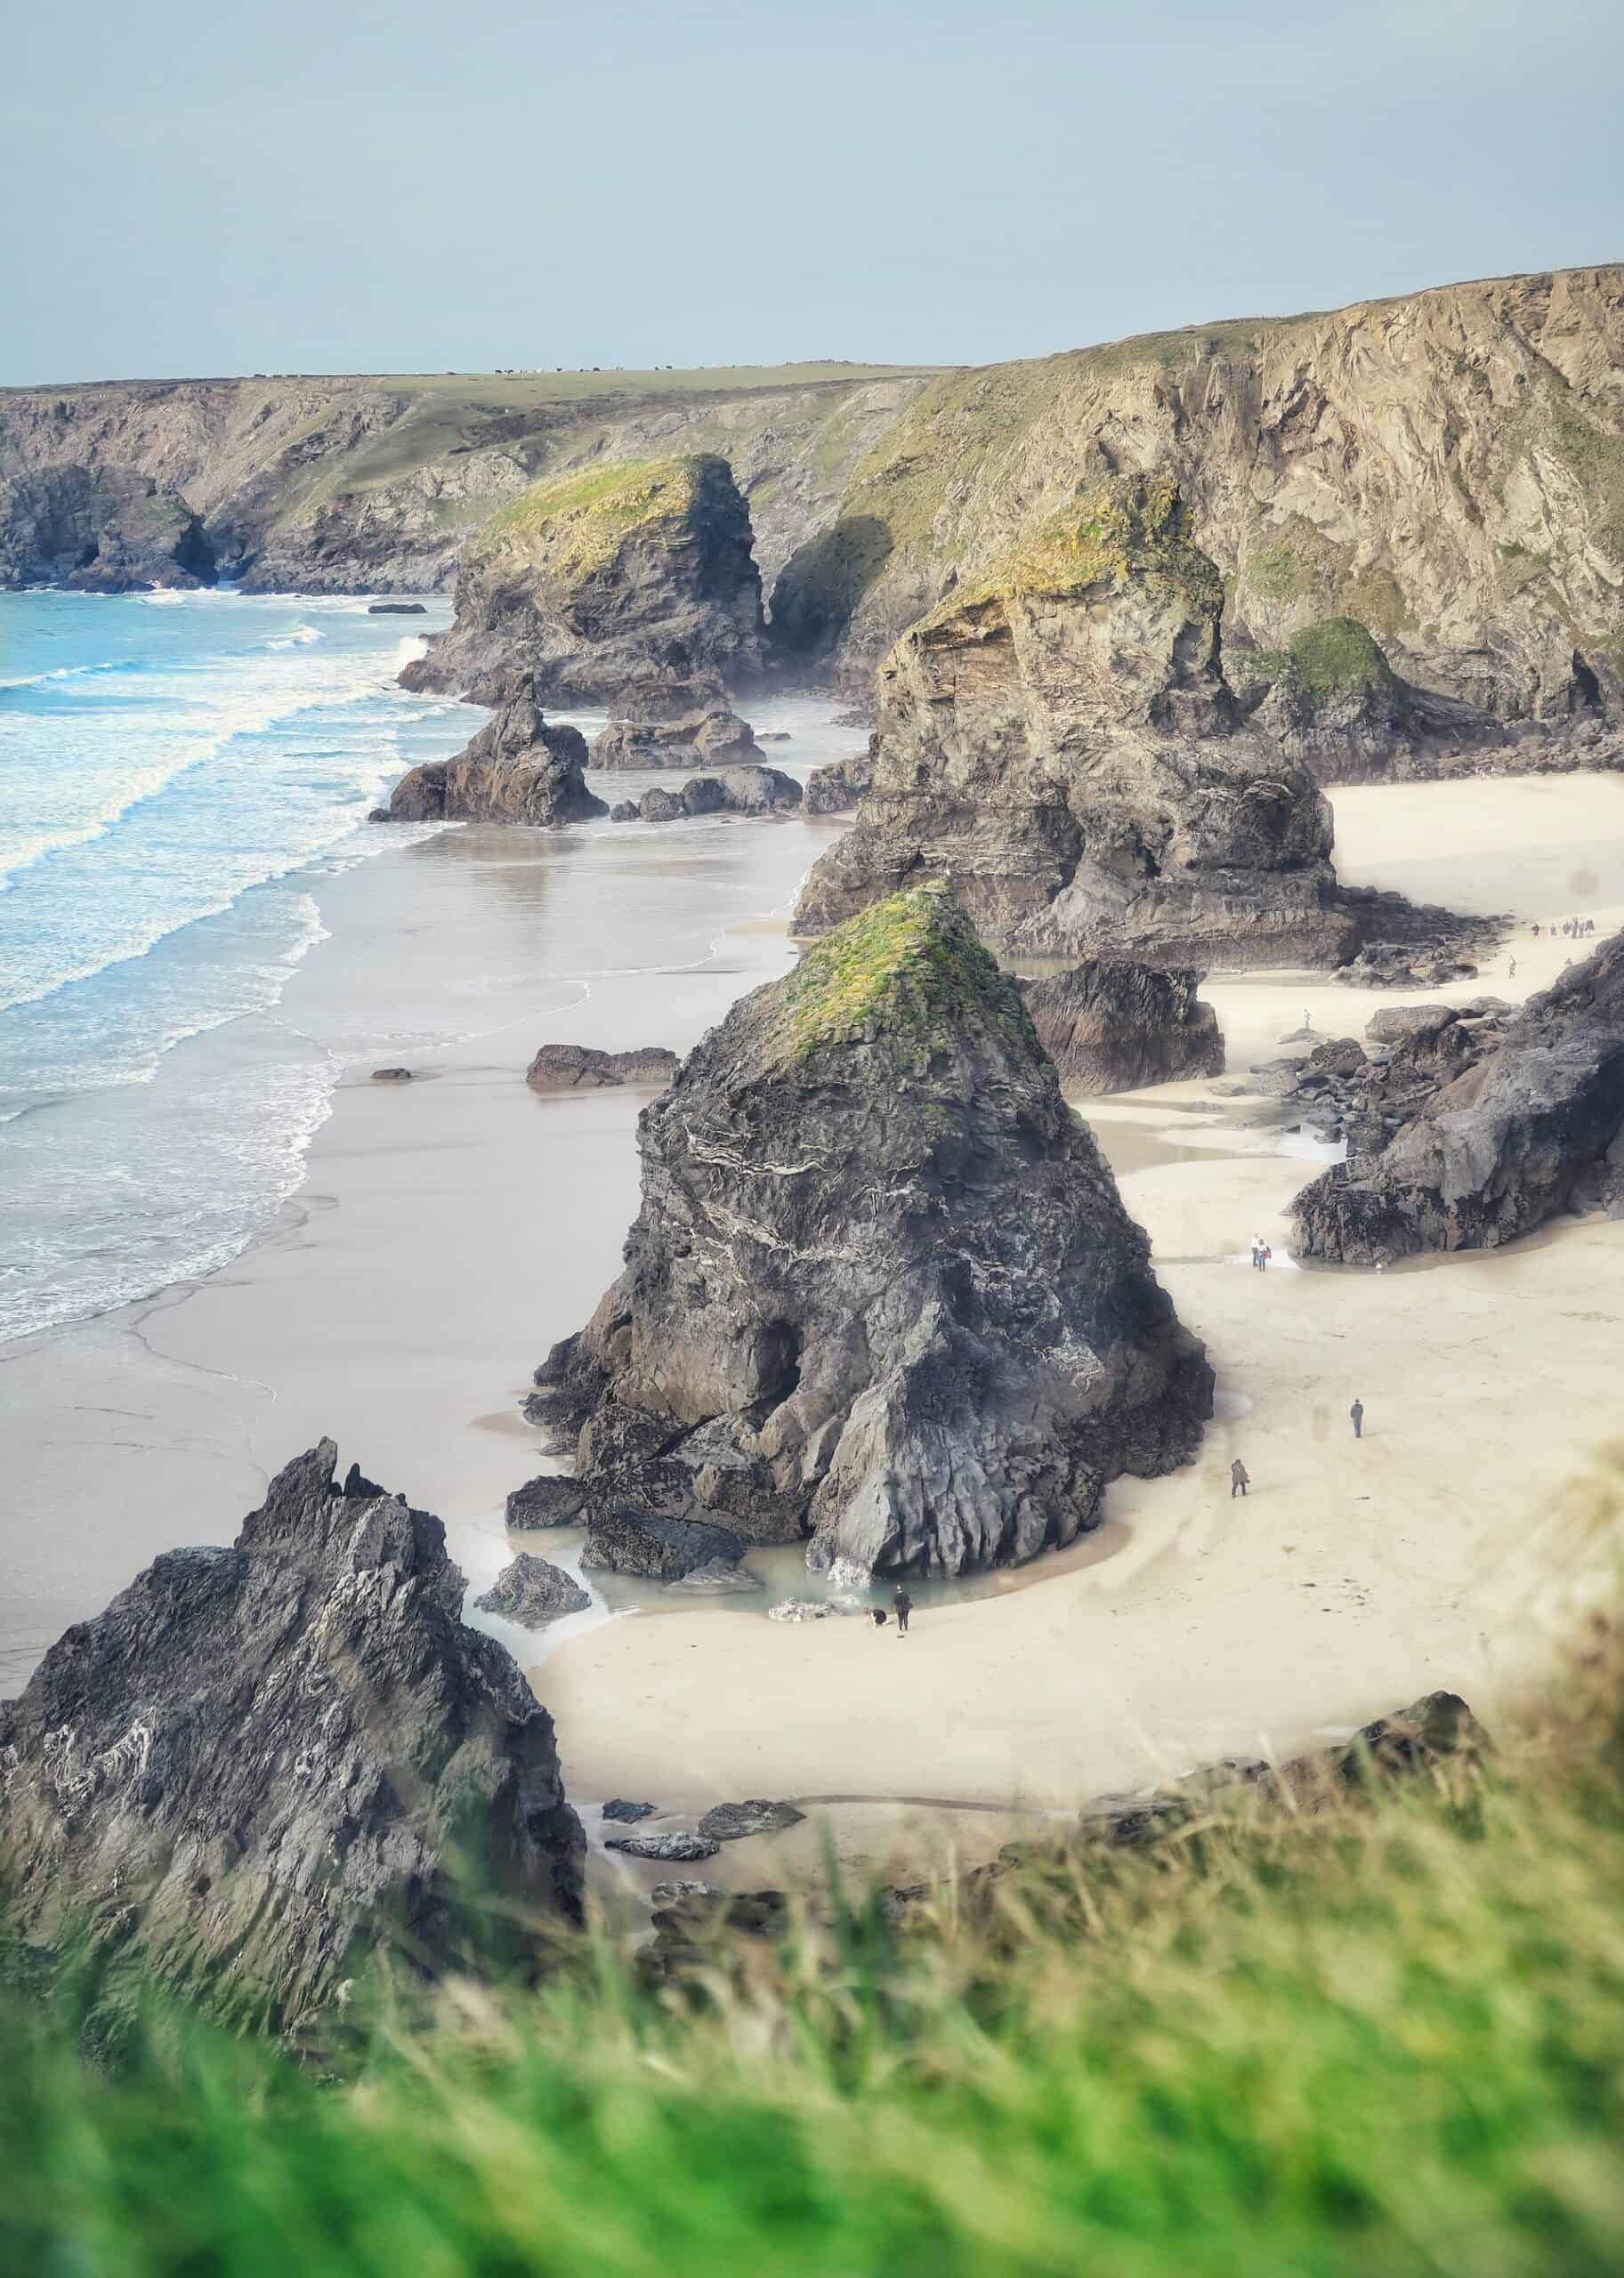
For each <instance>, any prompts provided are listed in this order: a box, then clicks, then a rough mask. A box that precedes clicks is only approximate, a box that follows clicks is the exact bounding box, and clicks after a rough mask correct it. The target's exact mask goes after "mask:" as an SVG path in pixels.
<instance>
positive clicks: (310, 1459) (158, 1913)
mask: <svg viewBox="0 0 1624 2278" xmlns="http://www.w3.org/2000/svg"><path fill="white" fill-rule="evenodd" d="M334 1465H335V1449H334V1446H333V1443H332V1442H331V1441H330V1440H324V1441H322V1442H320V1444H319V1446H317V1447H315V1448H312V1449H311V1450H310V1452H309V1453H308V1454H306V1455H303V1456H300V1457H299V1458H296V1459H295V1461H294V1462H292V1463H290V1464H288V1465H287V1466H286V1468H285V1469H283V1470H282V1471H281V1472H279V1474H277V1476H276V1478H275V1479H274V1480H272V1482H271V1486H270V1488H269V1489H268V1490H267V1492H266V1496H265V1500H264V1502H263V1504H262V1505H261V1507H260V1508H259V1509H258V1510H257V1511H255V1512H254V1513H253V1514H252V1515H250V1516H249V1517H248V1518H247V1519H246V1520H245V1521H244V1523H243V1525H242V1529H241V1531H240V1532H239V1533H238V1537H237V1539H236V1542H235V1544H234V1545H233V1546H232V1547H231V1548H230V1549H188V1550H175V1551H171V1552H169V1553H168V1554H167V1555H165V1556H163V1557H161V1558H158V1559H157V1560H155V1561H154V1563H152V1565H151V1566H149V1568H148V1569H147V1570H146V1571H145V1572H144V1573H142V1574H141V1575H140V1576H138V1577H137V1579H135V1580H134V1581H133V1583H132V1584H131V1585H130V1587H129V1588H128V1589H126V1590H125V1591H122V1592H121V1593H120V1595H118V1596H117V1598H115V1599H114V1600H113V1603H111V1605H109V1607H108V1609H107V1611H106V1612H105V1613H102V1614H101V1615H99V1616H98V1617H97V1618H96V1619H95V1620H93V1621H86V1622H80V1623H77V1624H76V1625H75V1626H74V1628H71V1629H69V1630H68V1631H66V1632H65V1634H64V1635H63V1636H61V1638H60V1639H59V1640H58V1642H57V1644H55V1645H53V1647H52V1649H51V1651H50V1652H48V1653H47V1654H46V1656H45V1658H44V1660H43V1661H42V1662H41V1664H40V1666H39V1668H38V1670H37V1671H36V1674H35V1676H33V1678H32V1679H31V1681H30V1682H29V1684H28V1689H27V1691H26V1692H24V1693H23V1694H22V1695H21V1697H20V1699H18V1700H12V1701H6V1702H4V1703H0V1891H3V1893H4V1897H3V1899H0V1910H3V1911H4V1919H5V1921H6V1924H7V1927H8V1928H9V1929H10V1930H11V1931H12V1933H13V1934H14V1935H16V1936H17V1937H18V1938H19V1939H20V1941H21V1943H22V1944H23V1946H24V1948H25V1949H28V1950H34V1951H37V1952H41V1953H44V1954H45V1955H51V1954H53V1953H55V1952H57V1951H60V1950H61V1947H62V1946H63V1945H64V1943H69V1942H75V1943H77V1942H78V1941H81V1940H88V1941H89V1943H91V1944H92V1945H93V1946H94V1947H96V1948H99V1949H101V1951H102V1952H103V1953H104V1954H105V1955H107V1956H109V1957H112V1956H117V1959H118V1960H119V1961H120V1962H122V1963H129V1964H131V1965H133V1966H135V1967H139V1968H141V1969H144V1970H150V1971H153V1972H156V1973H157V1974H158V1975H161V1976H164V1977H166V1978H168V1979H170V1980H172V1981H173V1982H174V1983H179V1984H181V1985H183V1986H184V1987H185V1988H186V1989H187V1990H188V1991H190V1992H192V1993H194V1994H197V1995H198V1996H200V1997H202V1998H204V1999H207V2000H210V2001H214V2002H217V2003H218V2004H219V2005H221V2006H222V2007H225V2008H228V2009H229V2010H230V2012H231V2014H232V2015H236V2016H238V2017H241V2018H245V2019H246V2018H249V2017H254V2018H263V2019H265V2020H266V2021H271V2022H279V2023H283V2024H287V2023H290V2022H292V2021H294V2020H296V2019H297V2018H298V2017H300V2016H301V2015H305V2014H306V2013H308V2012H310V2011H311V2010H312V2009H319V2008H321V2007H325V2006H326V2005H327V2004H328V2003H329V2002H331V2001H333V2000H334V1999H335V1998H336V1997H338V1995H339V1993H340V1990H341V1988H342V1986H343V1983H344V1981H346V1980H347V1979H349V1978H351V1977H352V1976H353V1975H355V1973H356V1971H357V1970H358V1968H360V1967H361V1965H362V1964H363V1962H364V1961H365V1959H366V1957H367V1955H368V1952H369V1951H373V1950H374V1949H375V1948H376V1947H378V1946H380V1945H389V1946H390V1947H392V1949H393V1950H395V1951H399V1953H400V1955H401V1957H402V1958H403V1959H406V1960H407V1961H408V1963H409V1964H412V1965H414V1966H416V1967H423V1968H425V1969H429V1970H434V1969H438V1968H440V1967H449V1966H451V1965H452V1964H454V1963H455V1962H456V1960H457V1959H458V1958H459V1955H460V1954H461V1953H462V1951H463V1950H464V1941H465V1929H466V1927H467V1920H468V1918H467V1916H466V1914H465V1911H464V1908H465V1901H466V1902H472V1901H471V1900H468V1894H467V1891H466V1886H465V1885H464V1884H463V1883H461V1882H459V1881H458V1879H457V1876H456V1873H455V1872H454V1871H453V1866H454V1854H461V1855H462V1857H463V1858H464V1860H465V1861H470V1860H471V1861H472V1863H473V1867H474V1869H475V1870H476V1873H477V1877H478V1878H480V1879H481V1880H482V1882H483V1885H484V1886H486V1887H487V1888H488V1889H489V1891H490V1892H491V1893H493V1894H495V1895H497V1897H499V1898H500V1899H502V1900H504V1901H505V1902H513V1903H515V1904H517V1905H518V1906H521V1907H522V1908H523V1909H524V1910H526V1912H527V1914H529V1915H530V1916H534V1915H537V1914H539V1915H543V1916H552V1917H554V1918H556V1919H558V1920H560V1921H561V1922H568V1923H573V1922H575V1921H576V1920H578V1918H579V1913H580V1887H581V1885H580V1862H581V1856H582V1851H583V1838H582V1835H581V1830H580V1827H579V1825H578V1822H577V1820H576V1817H575V1814H574V1813H573V1812H572V1811H571V1810H570V1806H569V1805H568V1803H567V1802H566V1801H565V1797H564V1790H563V1784H562V1779H561V1777H560V1773H559V1763H558V1751H557V1749H556V1747H555V1745H554V1742H553V1724H552V1720H551V1718H550V1717H548V1715H547V1713H546V1711H545V1709H544V1708H542V1707H541V1706H540V1705H539V1704H538V1702H537V1700H536V1698H535V1696H534V1695H533V1693H532V1692H530V1690H529V1686H528V1685H527V1684H526V1683H525V1681H524V1679H523V1677H522V1676H521V1674H520V1672H519V1670H518V1668H517V1667H516V1666H515V1664H514V1662H513V1660H512V1658H511V1657H510V1655H509V1654H508V1653H507V1652H505V1650H504V1649H503V1647H501V1646H500V1645H498V1644H497V1643H496V1642H495V1641H494V1640H493V1639H491V1638H489V1637H486V1636H481V1634H480V1633H479V1632H478V1631H476V1630H473V1629H470V1628H466V1627H465V1624H464V1623H463V1621H462V1620H461V1619H460V1610H461V1606H462V1599H463V1591H464V1580H463V1577H462V1575H461V1574H460V1573H459V1572H458V1571H457V1569H456V1566H455V1565H453V1563H451V1561H450V1559H449V1558H448V1556H447V1555H446V1546H445V1530H444V1529H443V1527H442V1526H441V1525H440V1521H439V1520H438V1519H436V1518H433V1517H432V1516H431V1515H429V1514H428V1513H427V1512H425V1511H416V1510H412V1509H410V1508H409V1507H408V1505H407V1503H406V1502H405V1500H404V1498H401V1497H400V1496H398V1495H391V1494H388V1493H386V1492H385V1491H384V1490H383V1489H382V1488H380V1487H376V1486H374V1485H373V1484H372V1483H371V1482H370V1481H368V1480H366V1479H363V1478H362V1477H361V1476H360V1473H359V1472H358V1471H356V1470H355V1469H353V1468H352V1469H351V1472H350V1474H349V1476H348V1477H347V1478H346V1479H345V1480H344V1482H343V1484H342V1485H340V1484H339V1482H337V1480H336V1479H335V1476H334Z"/></svg>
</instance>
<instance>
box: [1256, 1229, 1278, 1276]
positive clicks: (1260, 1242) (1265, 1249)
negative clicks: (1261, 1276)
mask: <svg viewBox="0 0 1624 2278" xmlns="http://www.w3.org/2000/svg"><path fill="white" fill-rule="evenodd" d="M1273 1255H1274V1252H1273V1250H1272V1249H1271V1248H1269V1245H1268V1243H1267V1242H1266V1241H1264V1238H1263V1236H1262V1235H1261V1234H1254V1235H1253V1236H1252V1265H1253V1269H1254V1271H1255V1272H1258V1273H1266V1272H1268V1270H1269V1260H1270V1259H1271V1258H1272V1257H1273Z"/></svg>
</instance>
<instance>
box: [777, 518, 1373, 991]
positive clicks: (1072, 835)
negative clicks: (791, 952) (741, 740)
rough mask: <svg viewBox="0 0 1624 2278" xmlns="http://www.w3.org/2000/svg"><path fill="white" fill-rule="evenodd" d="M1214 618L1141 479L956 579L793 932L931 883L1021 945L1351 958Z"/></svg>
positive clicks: (1186, 553) (885, 717)
mask: <svg viewBox="0 0 1624 2278" xmlns="http://www.w3.org/2000/svg"><path fill="white" fill-rule="evenodd" d="M1223 606H1224V594H1223V586H1222V582H1221V580H1220V578H1219V576H1218V572H1217V570H1216V567H1215V566H1214V564H1213V563H1212V562H1211V561H1209V560H1208V557H1207V556H1206V555H1205V554H1204V553H1201V552H1200V549H1199V548H1198V547H1197V546H1196V545H1194V544H1193V542H1192V538H1191V535H1190V517H1189V514H1188V511H1187V509H1186V508H1185V506H1184V503H1183V501H1182V500H1181V498H1180V497H1179V494H1178V491H1177V489H1176V487H1175V486H1174V485H1173V484H1172V483H1171V482H1168V481H1165V480H1162V479H1160V478H1154V477H1149V478H1147V477H1134V478H1131V479H1128V478H1124V479H1122V480H1120V481H1108V482H1106V483H1103V484H1102V485H1100V486H1099V487H1098V488H1096V489H1095V490H1093V491H1091V492H1090V493H1088V494H1087V496H1086V497H1082V498H1079V499H1078V500H1077V501H1076V502H1075V503H1074V505H1072V506H1071V508H1069V509H1068V510H1067V511H1066V512H1065V513H1063V514H1062V515H1060V516H1058V517H1056V518H1055V520H1054V521H1053V522H1052V523H1050V524H1049V525H1047V526H1046V529H1044V531H1043V532H1042V533H1041V534H1040V535H1039V536H1038V538H1036V539H1035V540H1034V541H1033V542H1032V543H1031V544H1030V545H1029V546H1027V547H1026V548H1025V549H1023V550H1022V552H1020V553H1017V554H1014V555H1013V556H1011V557H1010V558H1008V559H1007V560H1006V561H1003V562H1002V563H1000V564H998V566H997V567H996V568H995V569H994V570H990V572H989V573H988V575H987V576H986V577H985V578H982V579H981V580H979V581H977V582H976V583H974V584H973V585H968V586H959V587H957V588H956V589H955V590H954V591H953V592H952V593H951V594H949V597H948V598H947V600H945V601H944V602H942V603H941V605H940V606H939V607H938V608H937V609H936V610H933V611H932V612H931V614H930V615H929V616H927V617H926V618H924V619H923V621H922V622H921V623H920V624H918V625H917V626H915V627H914V629H913V630H912V631H911V632H910V633H909V634H906V635H904V637H903V638H902V640H901V641H900V642H898V643H897V645H896V647H895V649H893V651H892V653H891V655H890V657H889V658H887V660H886V663H885V667H884V669H883V670H882V672H881V675H880V682H879V687H880V726H879V734H878V745H877V754H876V758H875V763H874V782H873V788H872V789H871V790H870V791H869V795H868V796H867V797H866V798H865V799H864V801H863V803H862V805H861V807H860V809H859V811H858V817H857V821H856V824H855V826H854V827H853V828H852V830H851V831H850V832H848V833H847V835H846V836H845V837H844V838H843V839H841V840H840V841H839V842H838V843H837V844H836V845H834V846H832V847H830V848H829V849H828V852H826V853H825V854H824V855H823V856H822V857H821V859H820V860H819V862H818V863H817V865H816V866H815V868H813V870H812V876H811V877H810V878H809V880H808V882H807V885H806V887H805V890H804V893H803V894H802V897H801V902H800V906H799V909H798V910H797V912H796V925H797V927H798V928H799V929H800V930H802V931H804V932H817V931H820V930H821V929H822V928H823V927H824V926H827V925H831V924H834V923H837V922H838V921H839V920H840V919H841V918H842V917H845V916H847V915H849V914H850V912H851V911H852V910H853V909H860V908H861V907H862V906H863V905H864V904H865V903H866V902H868V901H873V900H874V899H876V898H877V896H879V895H881V894H884V893H890V892H893V891H894V890H895V888H896V887H897V886H899V885H909V884H914V883H917V882H918V881H919V880H920V879H922V878H924V877H929V876H940V877H949V878H951V880H952V882H953V885H954V887H955V890H956V891H957V893H959V894H960V896H961V897H962V898H963V900H964V901H965V904H966V908H967V909H968V910H969V911H970V913H971V915H972V917H974V919H975V920H976V922H977V923H978V924H979V925H982V926H983V927H984V928H985V929H987V930H989V931H990V933H994V934H995V935H997V936H998V937H1000V938H1002V939H1003V940H1004V941H1006V942H1008V943H1010V944H1012V945H1016V946H1019V947H1022V948H1024V949H1036V950H1044V951H1061V952H1065V951H1076V952H1079V953H1081V954H1083V955H1110V954H1116V955H1124V954H1126V955H1128V956H1131V957H1141V958H1143V959H1144V960H1145V961H1147V962H1149V963H1152V964H1160V965H1181V964H1186V963H1188V964H1198V965H1240V964H1245V965H1337V964H1340V963H1342V962H1344V961H1345V959H1346V958H1348V957H1351V956H1352V955H1353V952H1354V950H1355V949H1357V948H1358V946H1359V945H1360V942H1361V940H1362V939H1363V938H1365V933H1366V930H1367V926H1368V924H1369V916H1368V910H1367V908H1366V906H1365V905H1363V904H1361V902H1360V901H1359V900H1358V898H1357V897H1351V896H1348V895H1346V894H1345V893H1343V892H1342V890H1341V889H1340V888H1339V887H1338V885H1337V877H1336V873H1335V871H1334V870H1333V869H1332V868H1331V865H1330V860H1329V856H1330V848H1331V815H1330V809H1329V805H1328V804H1327V803H1326V801H1325V799H1324V798H1323V796H1321V792H1320V790H1319V788H1318V786H1317V785H1316V784H1315V782H1314V780H1313V776H1312V775H1311V774H1310V773H1309V772H1308V771H1306V770H1305V769H1304V768H1301V767H1296V766H1291V765H1289V764H1287V763H1283V762H1282V761H1281V757H1280V755H1279V754H1278V753H1277V752H1276V751H1275V750H1273V747H1270V746H1269V745H1267V744H1266V743H1264V741H1263V740H1262V739H1260V738H1258V737H1256V736H1255V735H1253V734H1251V733H1250V732H1248V731H1245V730H1243V729H1242V728H1241V727H1240V714H1239V708H1238V707H1237V704H1236V701H1235V698H1234V694H1233V691H1232V690H1231V688H1230V686H1229V683H1228V682H1227V681H1226V680H1225V678H1224V670H1223V665H1222V661H1221V657H1220V650H1219V619H1220V616H1221V613H1222V610H1223Z"/></svg>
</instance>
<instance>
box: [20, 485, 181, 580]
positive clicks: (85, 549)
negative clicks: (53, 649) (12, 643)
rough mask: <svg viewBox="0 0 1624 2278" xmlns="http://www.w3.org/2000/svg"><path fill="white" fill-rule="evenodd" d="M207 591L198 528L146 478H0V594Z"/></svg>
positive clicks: (172, 495)
mask: <svg viewBox="0 0 1624 2278" xmlns="http://www.w3.org/2000/svg"><path fill="white" fill-rule="evenodd" d="M213 583H214V548H213V547H212V546H211V545H209V542H208V540H207V539H206V537H205V536H204V535H203V525H202V523H201V522H200V521H198V517H197V515H196V514H194V513H193V512H192V510H191V508H190V506H189V505H187V503H186V501H185V499H184V498H182V497H180V496H179V494H178V493H177V492H175V491H172V490H166V489H162V488H160V486H159V485H158V483H157V482H156V481H153V479H152V478H151V477H150V476H149V475H141V474H135V473H131V472H129V471H128V470H127V469H125V468H122V467H115V466H96V467H91V466H56V467H42V468H40V469H38V470H37V471H36V472H34V473H28V474H20V475H17V476H15V477H13V478H12V479H11V480H9V481H8V480H6V479H5V478H4V477H0V586H45V585H51V586H72V587H74V588H76V589H77V590H79V591H82V592H85V593H98V594H129V593H145V592H147V591H148V590H149V588H150V587H152V586H210V585H213Z"/></svg>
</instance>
